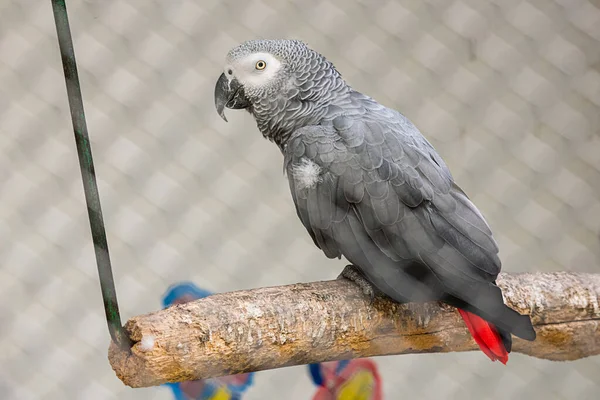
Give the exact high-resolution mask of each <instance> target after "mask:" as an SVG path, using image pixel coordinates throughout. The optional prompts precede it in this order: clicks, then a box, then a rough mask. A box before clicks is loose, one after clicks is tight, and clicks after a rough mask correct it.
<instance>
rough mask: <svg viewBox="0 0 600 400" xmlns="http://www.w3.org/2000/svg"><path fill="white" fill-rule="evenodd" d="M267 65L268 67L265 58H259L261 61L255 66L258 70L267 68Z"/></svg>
mask: <svg viewBox="0 0 600 400" xmlns="http://www.w3.org/2000/svg"><path fill="white" fill-rule="evenodd" d="M266 67H267V63H266V62H264V61H263V60H259V61H257V62H256V66H255V68H256V69H257V70H259V71H261V70H263V69H265V68H266Z"/></svg>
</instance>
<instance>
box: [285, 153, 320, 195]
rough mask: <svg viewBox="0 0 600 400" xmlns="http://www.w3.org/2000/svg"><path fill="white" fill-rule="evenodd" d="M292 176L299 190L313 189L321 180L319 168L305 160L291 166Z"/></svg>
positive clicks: (312, 162)
mask: <svg viewBox="0 0 600 400" xmlns="http://www.w3.org/2000/svg"><path fill="white" fill-rule="evenodd" d="M292 174H293V175H294V181H296V185H297V186H298V189H300V190H304V189H310V188H313V187H315V186H316V185H317V183H319V182H321V181H322V180H323V178H322V177H321V167H320V166H319V165H318V164H316V163H315V162H314V161H311V160H309V159H307V158H302V159H301V160H300V163H299V164H295V165H293V166H292Z"/></svg>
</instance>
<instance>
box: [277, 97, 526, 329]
mask: <svg viewBox="0 0 600 400" xmlns="http://www.w3.org/2000/svg"><path fill="white" fill-rule="evenodd" d="M374 107H376V106H374ZM375 111H376V112H371V113H363V114H362V115H359V116H344V115H343V114H341V115H339V116H337V117H335V118H333V119H332V120H331V122H329V123H323V124H322V125H316V126H307V127H304V128H301V129H299V130H297V131H296V132H295V133H294V134H293V135H292V136H291V137H290V140H289V141H288V142H287V144H286V146H285V148H284V156H285V161H284V168H285V170H286V172H287V175H288V180H289V184H290V190H291V193H292V197H293V199H294V203H295V205H296V211H297V214H298V216H299V218H300V220H301V221H302V223H303V224H304V226H305V227H306V229H307V231H308V232H309V234H310V235H311V237H312V238H313V241H314V242H315V244H316V245H317V246H318V247H319V248H320V249H321V250H323V252H324V253H325V254H326V255H327V257H329V258H335V257H341V255H343V256H344V257H346V258H347V259H348V260H349V261H350V262H352V263H353V264H355V265H357V266H358V267H360V268H361V270H362V271H363V272H364V273H365V274H366V276H367V278H368V279H369V281H370V282H371V283H373V284H374V285H375V286H376V287H377V288H378V289H379V290H381V291H383V292H384V293H385V294H387V295H388V296H390V297H392V298H393V299H395V300H396V301H426V300H442V299H445V300H452V299H454V300H456V301H455V303H457V306H462V305H463V303H464V304H467V305H472V306H474V308H475V309H476V313H477V314H479V315H481V316H482V317H484V318H488V319H490V320H492V321H494V322H497V325H499V326H500V327H502V328H504V329H505V330H507V331H515V329H514V325H515V324H517V323H518V321H516V320H515V318H517V317H521V316H520V315H519V314H518V313H516V312H515V311H513V310H511V309H510V308H508V307H504V303H503V301H502V294H501V291H500V289H499V288H498V287H497V286H496V285H495V284H494V281H495V279H496V276H497V275H498V273H499V272H500V268H501V263H500V259H499V258H498V246H497V245H496V242H495V240H494V238H493V236H492V232H491V230H490V228H489V226H488V224H487V223H486V221H485V219H484V218H483V216H482V215H481V213H480V212H479V211H478V210H477V208H476V207H475V206H474V205H473V204H472V203H471V201H470V200H469V199H468V197H467V196H466V195H465V193H464V192H463V191H462V190H461V189H460V188H459V187H458V186H457V185H456V184H455V183H454V181H453V179H452V176H451V174H450V172H449V170H448V168H447V166H446V165H445V163H444V161H443V160H442V159H441V157H440V156H439V155H438V154H437V152H436V151H435V150H434V149H433V147H432V146H431V144H429V142H427V140H426V139H425V138H424V137H423V136H422V135H421V134H420V132H419V131H418V130H417V128H416V127H415V126H414V125H413V124H412V123H411V122H410V121H409V120H408V119H407V118H406V117H404V116H403V115H402V114H400V113H398V112H396V111H394V110H390V109H387V108H384V107H383V106H379V108H377V110H375ZM446 295H447V296H446ZM444 296H446V297H448V298H445V297H444ZM448 302H449V303H452V302H451V301H448ZM453 305H454V304H453ZM500 306H503V307H500ZM463 308H464V307H463ZM467 309H469V308H468V307H467ZM508 310H510V311H508ZM511 312H512V313H511ZM507 313H509V314H510V315H507ZM523 318H527V317H523ZM506 319H509V320H511V321H506V322H507V323H506V324H505V323H502V321H501V320H506ZM527 321H529V320H528V319H527ZM518 325H523V324H522V323H518ZM514 333H515V334H516V335H518V336H523V335H527V334H526V333H524V332H516V331H515V332H514ZM519 333H521V335H519Z"/></svg>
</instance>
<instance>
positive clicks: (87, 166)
mask: <svg viewBox="0 0 600 400" xmlns="http://www.w3.org/2000/svg"><path fill="white" fill-rule="evenodd" d="M52 9H53V11H54V21H55V23H56V33H57V35H58V44H59V47H60V55H61V57H62V64H63V69H64V72H65V81H66V84H67V95H68V97H69V108H70V109H71V119H72V121H73V130H74V131H75V142H76V144H77V155H78V157H79V167H80V169H81V177H82V179H83V190H84V192H85V201H86V204H87V209H88V216H89V219H90V227H91V230H92V239H93V242H94V250H95V253H96V263H97V265H98V275H99V277H100V287H101V290H102V298H103V300H104V311H105V312H106V320H107V322H108V330H109V332H110V336H111V337H112V340H113V341H114V342H115V343H117V344H118V345H119V346H120V347H121V348H124V349H128V348H130V347H131V340H130V339H129V336H128V335H127V334H126V333H125V330H124V329H123V326H122V325H121V316H120V315H119V305H118V303H117V292H116V290H115V282H114V279H113V274H112V268H111V265H110V257H109V254H108V243H107V241H106V230H105V229H104V220H103V218H102V209H101V207H100V196H99V195H98V185H97V184H96V173H95V170H94V160H93V159H92V149H91V147H90V139H89V136H88V131H87V124H86V122H85V114H84V112H83V100H82V97H81V86H80V84H79V76H78V74H77V64H76V62H75V52H74V50H73V40H72V38H71V30H70V28H69V19H68V17H67V7H66V5H65V2H64V0H52Z"/></svg>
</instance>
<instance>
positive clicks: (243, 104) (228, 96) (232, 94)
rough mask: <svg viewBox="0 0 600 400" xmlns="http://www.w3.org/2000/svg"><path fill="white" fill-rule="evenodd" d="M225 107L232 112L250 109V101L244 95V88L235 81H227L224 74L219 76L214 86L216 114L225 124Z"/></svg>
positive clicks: (232, 79) (233, 79)
mask: <svg viewBox="0 0 600 400" xmlns="http://www.w3.org/2000/svg"><path fill="white" fill-rule="evenodd" d="M225 107H227V108H231V109H234V110H239V109H242V108H248V107H250V100H248V98H247V97H246V94H245V93H244V87H243V86H242V85H241V84H240V83H239V82H238V80H237V79H235V78H231V80H229V79H227V76H225V74H221V76H220V77H219V80H218V81H217V84H216V85H215V108H216V109H217V112H218V113H219V115H220V116H221V118H223V120H224V121H225V122H227V118H225Z"/></svg>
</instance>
